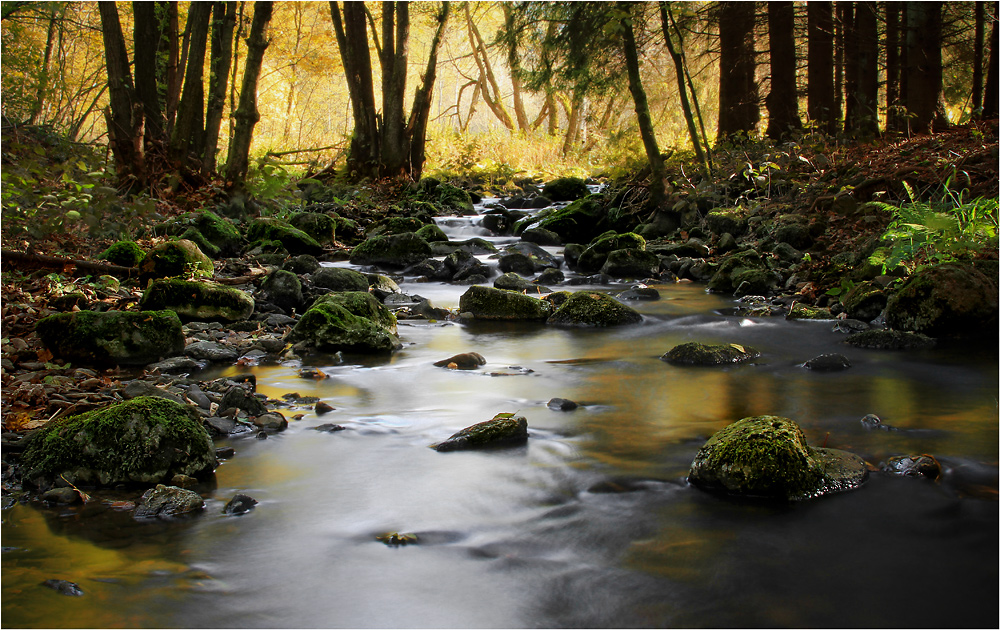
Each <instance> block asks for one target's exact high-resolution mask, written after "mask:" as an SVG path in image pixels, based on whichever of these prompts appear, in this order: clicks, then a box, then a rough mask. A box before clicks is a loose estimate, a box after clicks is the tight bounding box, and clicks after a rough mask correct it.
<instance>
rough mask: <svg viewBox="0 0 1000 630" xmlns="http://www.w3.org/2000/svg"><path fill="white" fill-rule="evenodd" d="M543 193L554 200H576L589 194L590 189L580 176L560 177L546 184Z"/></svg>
mask: <svg viewBox="0 0 1000 630" xmlns="http://www.w3.org/2000/svg"><path fill="white" fill-rule="evenodd" d="M542 194H543V195H545V196H546V197H548V198H549V199H551V200H552V201H576V200H577V199H579V198H581V197H586V196H587V195H589V194H590V189H589V188H587V184H586V183H585V182H584V181H583V180H582V179H580V178H579V177H560V178H558V179H553V180H552V181H550V182H549V183H547V184H545V188H543V189H542Z"/></svg>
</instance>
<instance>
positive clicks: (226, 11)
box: [201, 2, 236, 174]
mask: <svg viewBox="0 0 1000 630" xmlns="http://www.w3.org/2000/svg"><path fill="white" fill-rule="evenodd" d="M234 30H236V3H235V2H216V3H215V6H214V7H213V8H212V54H211V56H210V62H209V64H210V68H211V69H212V70H211V75H210V76H209V79H208V104H207V106H206V107H205V147H204V149H203V150H202V158H201V171H202V173H206V174H207V173H211V172H213V171H214V170H215V163H216V151H217V150H218V147H219V132H220V130H221V129H222V111H223V109H225V106H226V88H227V87H229V65H230V64H231V63H232V62H233V31H234Z"/></svg>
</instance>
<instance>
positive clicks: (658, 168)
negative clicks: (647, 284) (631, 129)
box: [618, 3, 666, 208]
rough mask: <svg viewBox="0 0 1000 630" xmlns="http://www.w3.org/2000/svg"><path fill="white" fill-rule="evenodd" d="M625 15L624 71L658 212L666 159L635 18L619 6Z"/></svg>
mask: <svg viewBox="0 0 1000 630" xmlns="http://www.w3.org/2000/svg"><path fill="white" fill-rule="evenodd" d="M618 6H619V7H621V8H622V9H624V11H625V17H623V18H622V20H621V26H622V49H623V52H624V53H625V68H626V69H627V71H628V89H629V92H631V93H632V101H633V102H634V104H635V116H636V120H637V122H638V123H639V135H640V136H642V146H643V147H644V148H645V149H646V159H648V160H649V168H650V176H649V179H650V182H649V205H650V206H651V207H652V208H658V207H659V206H660V204H661V203H663V200H664V198H665V197H666V193H665V189H664V184H663V177H664V167H663V156H662V155H660V148H659V146H658V145H657V143H656V133H655V131H654V130H653V119H652V117H651V116H650V114H649V103H648V102H647V101H646V91H645V90H644V89H643V87H642V77H641V76H640V74H639V52H638V50H637V48H636V43H635V34H634V33H633V32H632V18H631V15H629V5H628V4H627V3H619V5H618Z"/></svg>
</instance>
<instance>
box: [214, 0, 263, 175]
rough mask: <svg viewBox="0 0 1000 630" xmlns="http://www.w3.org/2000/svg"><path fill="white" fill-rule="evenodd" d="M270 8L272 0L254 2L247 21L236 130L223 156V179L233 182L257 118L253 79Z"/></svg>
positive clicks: (242, 170)
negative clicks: (247, 30) (224, 159)
mask: <svg viewBox="0 0 1000 630" xmlns="http://www.w3.org/2000/svg"><path fill="white" fill-rule="evenodd" d="M273 10H274V3H273V2H270V1H261V0H258V1H257V2H254V5H253V22H251V24H250V36H249V37H248V38H247V60H246V65H245V66H244V70H243V85H242V87H241V88H240V105H239V107H238V108H237V109H236V112H235V113H234V114H233V117H234V118H235V119H236V131H235V133H234V134H233V141H232V143H231V144H230V145H229V156H228V158H227V159H226V179H227V181H229V182H233V183H235V182H239V181H242V180H243V179H244V178H246V175H247V170H248V167H249V161H250V142H251V141H252V140H253V129H254V127H255V126H256V125H257V121H259V120H260V112H259V111H257V81H258V79H260V68H261V64H262V63H263V62H264V51H265V50H267V46H268V44H270V43H271V42H270V40H268V38H267V36H266V32H267V26H268V24H269V23H270V22H271V13H272V12H273Z"/></svg>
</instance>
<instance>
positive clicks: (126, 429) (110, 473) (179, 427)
mask: <svg viewBox="0 0 1000 630" xmlns="http://www.w3.org/2000/svg"><path fill="white" fill-rule="evenodd" d="M25 439H26V440H27V441H28V443H27V445H26V446H25V449H24V452H23V454H22V455H21V464H20V465H21V470H22V478H23V479H24V480H25V481H28V482H30V483H32V484H33V485H36V486H39V487H42V486H46V485H51V484H53V483H55V482H56V481H57V480H58V479H60V478H62V479H64V480H66V481H67V482H69V483H72V484H75V485H101V486H111V485H115V484H119V483H161V482H165V481H169V480H170V479H171V478H173V476H174V475H187V476H189V477H198V476H204V475H207V474H210V473H211V472H212V471H214V470H215V466H216V464H217V461H216V458H215V447H214V445H213V444H212V439H211V438H210V437H209V435H208V431H207V430H206V429H205V427H204V426H203V425H202V423H201V417H200V415H199V414H198V412H197V411H195V408H194V407H193V406H191V405H182V404H179V403H175V402H173V401H170V400H166V399H163V398H157V397H152V396H141V397H138V398H133V399H132V400H128V401H125V402H123V403H119V404H117V405H112V406H111V407H105V408H104V409H98V410H95V411H89V412H87V413H84V414H80V415H78V416H70V417H67V418H62V419H59V420H55V421H53V422H50V423H49V424H47V425H45V426H44V427H42V428H41V429H38V430H37V431H35V432H34V433H32V434H31V435H30V436H29V437H28V438H25Z"/></svg>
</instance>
